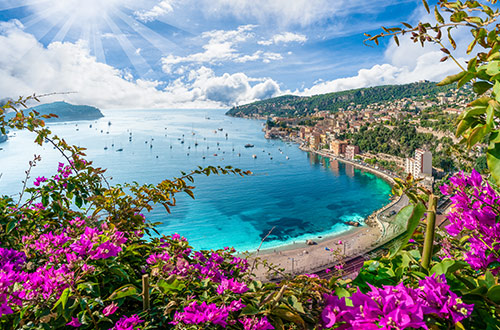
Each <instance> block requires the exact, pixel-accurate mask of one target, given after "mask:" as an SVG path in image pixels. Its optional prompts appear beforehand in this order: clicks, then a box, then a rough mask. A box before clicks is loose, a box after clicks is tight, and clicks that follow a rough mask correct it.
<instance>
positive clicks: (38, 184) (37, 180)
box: [33, 176, 47, 187]
mask: <svg viewBox="0 0 500 330" xmlns="http://www.w3.org/2000/svg"><path fill="white" fill-rule="evenodd" d="M45 181H47V178H46V177H44V176H40V177H38V178H36V179H35V182H33V184H34V185H35V186H37V187H39V186H40V183H42V182H45Z"/></svg>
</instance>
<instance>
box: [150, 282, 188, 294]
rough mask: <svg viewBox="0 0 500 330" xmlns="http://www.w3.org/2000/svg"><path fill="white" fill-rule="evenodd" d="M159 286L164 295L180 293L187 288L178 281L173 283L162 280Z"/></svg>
mask: <svg viewBox="0 0 500 330" xmlns="http://www.w3.org/2000/svg"><path fill="white" fill-rule="evenodd" d="M157 285H158V288H160V290H161V291H162V292H163V293H172V292H180V291H182V290H183V289H184V288H185V287H186V285H185V284H184V283H183V282H181V281H179V280H178V279H174V280H173V281H165V280H160V281H158V284H157Z"/></svg>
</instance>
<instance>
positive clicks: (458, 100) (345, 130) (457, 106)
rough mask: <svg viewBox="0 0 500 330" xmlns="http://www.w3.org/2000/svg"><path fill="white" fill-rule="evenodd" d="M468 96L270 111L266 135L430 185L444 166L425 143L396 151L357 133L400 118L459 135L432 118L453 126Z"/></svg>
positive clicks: (429, 130)
mask: <svg viewBox="0 0 500 330" xmlns="http://www.w3.org/2000/svg"><path fill="white" fill-rule="evenodd" d="M469 102H470V93H467V91H463V90H462V91H460V92H459V91H457V90H451V91H449V92H448V93H439V94H438V95H437V96H435V97H430V96H425V95H424V96H421V97H413V98H402V99H396V100H393V101H388V102H384V103H371V104H368V105H360V104H355V103H351V104H350V105H349V106H348V107H346V108H339V109H338V111H335V112H332V111H325V110H321V109H319V108H316V109H314V113H313V114H312V115H308V116H298V117H279V116H275V115H273V114H271V115H269V116H266V117H265V118H263V117H260V119H266V120H267V122H266V125H265V127H264V132H265V136H266V138H269V139H274V138H279V139H283V140H287V141H294V142H297V143H300V145H301V148H302V149H304V150H309V151H316V152H321V154H323V155H326V156H329V157H334V158H337V159H343V160H348V161H351V162H357V163H363V164H365V165H372V167H374V168H375V169H379V168H380V169H381V170H383V171H384V172H388V173H389V172H390V174H391V175H392V176H400V177H403V176H405V175H407V174H412V176H413V177H415V178H422V179H424V183H425V184H426V185H429V186H432V182H433V180H434V177H436V176H437V177H440V176H442V175H443V170H442V169H441V168H436V166H434V167H433V154H432V152H431V150H429V149H428V148H426V146H425V145H422V146H419V147H418V148H415V149H414V150H411V151H410V152H408V153H407V154H405V155H404V156H396V155H391V154H387V153H383V152H373V151H372V150H364V149H363V148H362V147H361V146H360V145H357V144H356V142H355V141H354V140H355V139H353V138H352V137H353V136H355V135H356V134H358V135H360V133H363V132H366V131H370V130H372V129H374V128H375V127H377V126H383V127H385V128H387V129H389V130H394V129H395V127H396V126H397V125H398V124H400V123H405V124H409V125H411V126H414V127H415V128H416V131H417V133H420V134H424V135H427V136H430V137H431V138H435V139H443V138H445V139H449V140H451V141H455V140H456V138H455V136H454V134H453V131H452V130H451V129H446V128H444V129H443V128H442V127H432V126H433V125H432V124H433V123H437V122H439V120H442V116H446V119H447V120H448V121H449V122H448V124H451V127H453V125H452V123H453V121H455V120H456V119H457V117H458V115H459V114H460V113H461V111H462V110H463V109H464V108H465V106H466V105H467V103H469ZM436 114H437V115H436ZM440 116H441V117H440ZM429 123H431V125H429ZM429 126H431V127H429ZM434 126H435V125H434Z"/></svg>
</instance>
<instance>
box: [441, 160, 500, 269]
mask: <svg viewBox="0 0 500 330" xmlns="http://www.w3.org/2000/svg"><path fill="white" fill-rule="evenodd" d="M450 183H451V185H449V186H448V185H446V186H443V187H442V189H441V191H442V192H443V193H446V195H450V196H451V197H450V200H451V201H452V205H451V206H452V211H451V212H449V213H448V215H447V218H448V220H449V221H450V224H449V225H448V226H447V227H446V230H447V231H448V233H449V234H450V235H452V236H458V235H462V234H463V235H468V236H469V239H468V240H467V243H466V246H465V252H464V259H465V261H466V262H467V263H469V265H471V267H472V268H474V269H477V270H479V269H482V270H486V269H488V268H489V266H490V265H492V264H494V263H496V262H500V222H498V221H497V220H496V219H497V218H498V216H499V215H500V214H499V213H500V211H499V209H498V205H500V196H499V195H498V193H497V192H496V191H495V190H494V189H492V188H491V186H490V185H489V184H488V183H487V182H485V181H483V179H482V177H481V175H480V174H479V173H478V172H477V171H475V170H473V171H472V173H471V174H470V175H468V176H467V175H465V174H464V173H463V172H460V173H458V174H456V175H455V176H454V177H452V178H450ZM491 271H492V273H493V274H496V273H498V272H499V271H500V267H498V266H496V267H493V268H492V269H491Z"/></svg>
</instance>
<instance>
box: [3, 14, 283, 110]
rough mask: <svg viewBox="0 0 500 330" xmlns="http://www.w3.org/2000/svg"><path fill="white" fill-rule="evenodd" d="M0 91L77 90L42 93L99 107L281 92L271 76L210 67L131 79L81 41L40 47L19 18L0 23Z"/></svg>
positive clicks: (182, 104) (208, 103) (214, 103)
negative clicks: (166, 78)
mask: <svg viewBox="0 0 500 330" xmlns="http://www.w3.org/2000/svg"><path fill="white" fill-rule="evenodd" d="M0 48H1V49H2V50H3V51H2V52H0V75H1V77H2V79H1V80H0V91H1V92H2V95H1V96H0V98H3V97H13V98H16V97H17V96H19V95H31V94H33V93H37V94H44V93H52V92H58V91H60V92H73V91H74V92H76V93H75V94H68V95H61V96H55V97H51V98H46V99H44V101H47V102H49V101H55V100H61V99H64V100H66V101H68V102H71V103H75V104H90V105H94V106H97V107H100V108H123V109H127V108H128V109H131V108H214V107H227V106H230V105H234V104H239V103H245V102H250V101H253V100H257V99H261V98H264V97H271V96H275V95H278V94H280V89H279V86H278V84H277V83H276V82H275V81H274V80H272V79H270V78H258V79H256V78H251V77H248V76H246V75H245V74H243V73H235V74H224V75H222V76H217V75H216V74H215V73H214V72H213V71H212V70H211V69H208V68H204V67H203V68H201V69H199V70H197V71H190V72H188V71H187V70H188V69H187V68H184V70H185V72H187V73H188V76H187V78H183V77H181V78H179V79H177V80H175V81H173V82H171V83H169V84H167V85H166V86H165V84H164V83H162V82H159V81H150V80H142V79H134V77H133V76H132V75H131V74H130V73H129V72H127V71H121V70H118V69H116V68H113V67H111V66H110V65H107V64H104V63H99V62H97V61H96V59H95V57H93V56H91V55H90V54H89V49H88V47H87V45H86V44H84V43H83V42H78V43H70V42H65V43H61V42H54V43H51V44H50V45H48V46H47V47H44V46H43V45H42V44H40V43H39V42H38V41H37V40H36V39H35V37H34V36H33V35H31V34H28V33H26V32H24V31H23V30H22V28H21V25H20V23H19V22H11V23H0Z"/></svg>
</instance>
